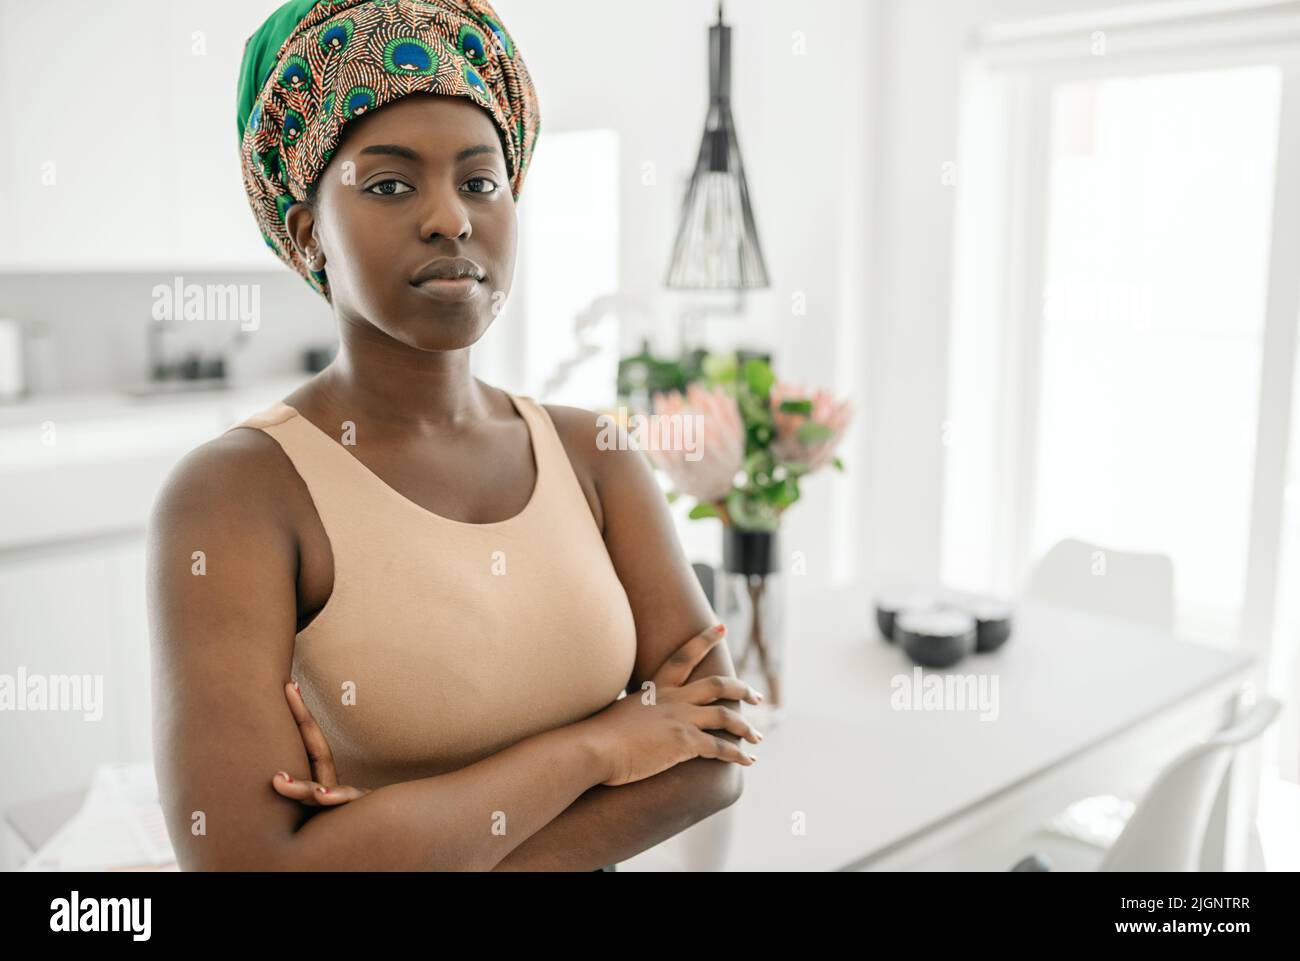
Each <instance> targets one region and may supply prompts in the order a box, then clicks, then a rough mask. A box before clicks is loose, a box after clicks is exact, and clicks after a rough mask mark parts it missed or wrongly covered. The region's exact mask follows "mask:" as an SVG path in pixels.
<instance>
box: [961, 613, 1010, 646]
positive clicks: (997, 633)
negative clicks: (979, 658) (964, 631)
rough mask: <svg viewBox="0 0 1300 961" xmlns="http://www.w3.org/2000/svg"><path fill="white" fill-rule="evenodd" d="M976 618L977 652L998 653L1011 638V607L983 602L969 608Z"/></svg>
mask: <svg viewBox="0 0 1300 961" xmlns="http://www.w3.org/2000/svg"><path fill="white" fill-rule="evenodd" d="M967 610H968V611H970V614H971V616H972V617H974V618H975V650H977V651H979V652H980V653H981V654H987V653H988V652H989V651H996V650H997V649H998V648H999V647H1001V646H1002V645H1003V644H1005V643H1006V642H1007V638H1009V637H1010V636H1011V607H1010V605H1008V604H1003V603H1001V602H998V601H981V602H979V603H977V604H972V605H970V606H969V607H968V608H967Z"/></svg>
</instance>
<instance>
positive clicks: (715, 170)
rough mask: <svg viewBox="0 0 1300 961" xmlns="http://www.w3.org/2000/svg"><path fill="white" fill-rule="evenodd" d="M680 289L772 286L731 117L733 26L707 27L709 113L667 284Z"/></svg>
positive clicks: (719, 20)
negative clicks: (769, 281) (760, 244)
mask: <svg viewBox="0 0 1300 961" xmlns="http://www.w3.org/2000/svg"><path fill="white" fill-rule="evenodd" d="M664 283H665V285H666V286H667V287H669V288H673V289H677V290H744V289H747V288H757V287H766V286H768V279H767V266H766V264H765V263H764V261H763V251H762V248H761V247H760V246H759V242H758V229H757V228H756V227H755V226H754V212H753V209H752V208H751V206H750V202H749V187H748V185H747V184H746V183H745V168H744V165H743V164H742V163H741V160H740V144H739V143H738V142H737V140H736V124H735V121H734V120H733V119H732V116H731V27H729V26H727V25H726V24H724V23H723V22H722V3H721V2H719V3H718V22H717V23H715V24H714V25H713V26H711V27H709V110H708V114H707V116H706V117H705V121H704V137H703V139H702V140H701V141H700V153H699V156H698V158H697V159H696V161H695V172H694V173H693V174H692V175H691V182H690V185H689V186H688V187H687V188H686V197H685V199H684V200H683V202H682V212H681V222H680V224H679V225H678V228H677V239H676V240H675V241H674V243H673V254H672V259H671V261H670V262H669V264H668V273H667V276H666V278H665V281H664Z"/></svg>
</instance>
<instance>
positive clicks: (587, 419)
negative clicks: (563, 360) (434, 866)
mask: <svg viewBox="0 0 1300 961" xmlns="http://www.w3.org/2000/svg"><path fill="white" fill-rule="evenodd" d="M547 409H548V410H549V411H550V412H551V418H552V420H553V421H554V422H555V425H556V428H557V430H558V431H559V432H560V434H561V436H562V437H563V438H564V439H565V442H566V447H567V448H568V449H569V450H570V451H571V452H578V453H579V456H581V454H580V452H581V451H583V450H586V451H587V452H588V454H589V455H590V460H589V461H588V464H587V467H588V469H589V470H590V472H591V477H592V479H593V480H594V482H595V486H596V492H597V494H598V495H599V502H600V506H601V510H602V513H603V515H604V517H603V522H604V525H603V535H604V538H605V546H606V548H607V549H608V551H609V556H610V559H611V560H612V561H613V563H614V569H615V571H616V572H617V573H618V578H619V580H620V581H621V582H622V584H623V588H624V590H625V591H626V592H627V598H628V602H629V603H630V604H631V607H632V616H633V619H634V620H635V622H636V640H637V654H636V667H635V670H634V671H633V675H632V678H631V679H630V681H629V683H628V687H627V690H628V694H629V696H631V695H633V694H636V693H639V691H640V687H641V681H642V679H644V678H647V677H650V676H652V675H653V674H654V673H655V671H656V670H658V669H659V667H660V665H662V664H663V663H664V661H666V660H667V659H668V656H669V655H670V654H671V653H672V652H673V651H674V650H676V649H677V648H678V647H679V646H680V645H681V644H682V643H683V642H685V641H686V639H687V638H689V637H691V636H693V635H695V634H698V633H699V632H700V631H702V630H704V629H705V628H707V627H709V626H711V625H712V624H713V623H714V621H715V619H716V618H715V615H714V612H713V610H712V609H711V608H710V606H709V603H708V600H707V599H706V598H705V596H704V591H703V590H702V589H701V588H700V584H699V581H698V580H697V579H696V577H695V572H694V571H693V570H692V569H691V566H690V563H689V562H688V561H687V559H686V557H685V555H684V554H683V553H682V548H681V544H680V543H679V542H678V540H677V533H676V531H675V530H674V528H673V521H672V515H671V514H670V513H669V510H668V505H667V503H666V501H665V498H664V496H663V492H662V491H661V490H660V489H659V485H658V483H657V482H656V481H655V478H654V474H653V472H652V471H651V470H650V467H649V464H648V463H647V462H646V459H645V456H644V455H643V454H641V453H640V452H639V451H635V450H599V449H598V447H597V445H596V443H595V441H594V439H593V438H594V436H595V434H596V432H597V429H598V427H599V425H598V424H596V423H595V422H594V419H593V415H592V414H591V412H589V411H583V410H580V409H578V408H572V407H556V406H551V405H548V408H547ZM714 674H722V675H727V676H731V675H733V674H734V671H733V669H732V664H731V656H730V655H729V654H728V652H727V646H726V644H725V643H722V644H719V645H717V646H716V647H715V648H714V649H713V650H712V651H710V652H709V654H708V656H707V657H706V658H705V659H704V660H703V661H702V662H700V664H699V666H698V667H697V668H696V669H695V671H694V673H692V675H691V678H690V679H691V680H692V681H694V680H698V679H699V678H702V677H709V676H711V675H714ZM718 703H719V704H722V705H725V706H726V707H729V708H731V709H732V710H734V711H738V710H740V706H739V702H738V701H719V702H718ZM711 733H714V734H717V735H718V736H720V737H725V738H727V739H728V740H730V741H733V742H739V740H740V738H739V737H738V736H736V735H734V734H731V733H729V732H727V731H714V732H711ZM741 790H742V772H741V769H740V767H739V766H738V765H736V764H731V763H728V762H726V761H717V760H713V759H711V758H694V759H693V760H690V761H686V762H684V763H682V764H678V765H676V766H675V767H672V768H669V769H668V770H667V771H664V772H663V773H661V774H657V775H655V776H654V777H651V778H646V779H645V780H642V781H636V782H634V783H632V784H624V785H620V786H619V787H606V786H604V785H598V786H596V787H594V788H591V789H590V790H588V791H587V792H586V793H584V794H583V795H582V796H581V797H579V798H578V800H577V801H575V802H574V803H573V804H571V805H570V806H569V807H568V808H567V809H565V811H564V812H563V813H562V814H561V815H560V816H559V817H557V818H555V819H554V820H553V821H551V822H550V823H549V824H547V825H546V827H544V828H542V829H541V830H540V831H538V832H537V833H535V834H533V835H532V836H531V837H529V838H528V840H526V841H524V842H523V843H522V844H520V845H519V846H518V847H517V848H515V849H514V850H513V851H512V852H511V853H510V855H509V856H507V857H506V858H505V859H504V860H503V861H502V862H501V863H500V864H499V865H498V867H497V870H499V871H500V870H504V871H510V870H525V871H531V870H582V869H587V870H594V869H596V868H599V867H601V866H603V865H606V864H613V863H615V862H618V861H623V860H626V859H627V858H630V857H632V856H633V855H634V854H638V853H640V852H641V851H645V850H647V849H649V848H651V847H654V846H655V845H656V844H659V843H660V842H661V841H664V840H667V839H668V838H670V837H672V836H673V835H675V834H677V833H679V832H680V831H683V830H685V829H686V828H688V827H690V826H691V825H692V824H695V823H696V822H697V821H701V820H703V819H704V818H706V817H708V816H709V815H711V814H713V813H715V812H717V811H719V810H721V809H722V808H725V807H727V806H728V805H730V804H732V803H733V802H734V801H735V800H736V799H737V798H738V797H739V796H740V792H741Z"/></svg>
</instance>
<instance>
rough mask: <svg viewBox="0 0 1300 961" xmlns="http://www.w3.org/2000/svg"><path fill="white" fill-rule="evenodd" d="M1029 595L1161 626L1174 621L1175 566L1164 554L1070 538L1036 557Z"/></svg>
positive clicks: (1164, 627) (1170, 626) (1169, 627)
mask: <svg viewBox="0 0 1300 961" xmlns="http://www.w3.org/2000/svg"><path fill="white" fill-rule="evenodd" d="M1025 594H1026V596H1028V597H1032V598H1037V599H1039V600H1043V601H1047V602H1049V603H1052V604H1059V605H1061V606H1062V607H1072V608H1075V609H1077V610H1085V611H1090V612H1092V613H1094V614H1103V615H1107V616H1110V617H1116V618H1119V619H1120V620H1125V621H1131V622H1135V623H1138V624H1143V625H1145V626H1147V627H1151V628H1154V629H1156V630H1160V631H1166V632H1168V631H1172V630H1173V626H1174V565H1173V561H1171V560H1170V559H1169V558H1168V557H1167V556H1166V555H1164V554H1144V553H1137V552H1132V551H1117V550H1111V549H1110V548H1107V547H1102V546H1101V545H1099V544H1090V543H1088V542H1086V541H1081V540H1076V539H1074V538H1067V539H1066V540H1063V541H1061V542H1060V543H1058V544H1056V545H1055V546H1054V547H1053V548H1052V549H1051V550H1050V551H1048V552H1047V554H1045V555H1044V556H1043V558H1042V560H1040V561H1039V562H1038V565H1037V567H1035V569H1034V572H1033V574H1032V575H1031V576H1030V578H1029V583H1028V586H1027V587H1026V588H1025Z"/></svg>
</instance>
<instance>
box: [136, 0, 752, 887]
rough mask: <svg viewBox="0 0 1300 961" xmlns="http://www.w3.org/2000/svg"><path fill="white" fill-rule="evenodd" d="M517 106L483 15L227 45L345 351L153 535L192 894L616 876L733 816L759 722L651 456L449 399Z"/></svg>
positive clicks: (259, 164) (529, 124) (390, 13)
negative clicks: (724, 811)
mask: <svg viewBox="0 0 1300 961" xmlns="http://www.w3.org/2000/svg"><path fill="white" fill-rule="evenodd" d="M536 106H537V104H536V95H535V93H534V92H533V89H532V84H531V81H530V79H529V76H528V72H527V69H526V68H525V66H524V63H523V60H522V59H521V57H520V55H519V52H518V50H517V49H516V48H515V46H514V43H513V40H512V38H511V37H510V36H509V34H508V33H507V32H506V31H505V28H504V27H503V26H502V25H501V23H500V21H499V20H498V19H497V18H496V16H495V13H494V11H493V10H492V9H491V7H489V6H488V5H487V3H486V2H483V0H459V2H456V0H440V2H414V0H410V2H408V0H387V2H385V0H370V2H357V0H339V2H333V3H329V2H321V3H311V2H301V0H299V2H292V3H287V4H285V5H284V6H283V7H281V8H280V9H279V10H277V11H276V13H275V14H273V15H272V16H271V17H270V18H269V19H268V21H267V23H266V24H264V25H263V27H262V28H261V29H260V30H259V31H258V32H257V33H256V34H255V35H254V36H253V37H252V38H251V39H250V41H249V43H248V46H247V48H246V50H245V57H244V66H243V69H242V71H241V93H240V134H241V157H242V162H243V171H244V182H245V185H246V187H247V189H248V194H249V199H250V203H251V204H252V206H253V209H254V213H255V215H256V217H257V219H258V222H259V225H260V227H261V229H262V233H263V237H264V238H265V239H266V241H267V243H268V244H269V245H270V246H271V247H272V248H273V249H274V250H275V251H276V253H277V254H278V255H279V256H280V257H281V258H282V259H283V260H285V262H286V263H288V264H289V265H290V266H292V267H293V268H294V269H295V270H297V271H298V272H299V273H300V274H301V275H302V276H303V277H304V278H305V279H306V280H307V281H308V282H309V283H310V284H311V285H312V286H313V288H314V289H316V290H317V291H318V292H319V293H321V295H322V296H324V297H325V298H326V299H327V300H328V302H329V303H330V304H331V306H332V308H333V311H334V314H335V317H336V319H337V321H338V324H339V331H340V348H339V352H338V355H337V358H336V359H335V361H334V362H333V363H332V364H331V365H330V366H329V367H328V368H326V369H325V370H324V371H322V372H321V373H320V374H319V375H317V376H316V377H314V378H313V379H312V380H311V381H309V382H308V383H306V384H304V385H303V386H302V387H300V388H299V389H297V390H295V391H294V392H293V393H291V394H290V395H288V396H287V397H286V398H284V400H283V401H281V402H278V403H276V404H275V405H273V406H272V407H270V408H268V409H267V410H265V411H261V412H259V413H258V414H256V415H254V416H252V417H250V418H248V419H247V420H245V421H243V422H242V423H241V424H240V425H237V426H236V427H233V428H231V429H230V430H228V431H226V432H225V433H223V434H222V435H221V436H219V437H217V438H215V439H213V440H211V441H209V442H208V443H206V444H204V445H202V446H200V447H199V448H197V449H195V450H194V451H192V452H190V453H189V454H188V455H187V456H186V457H185V458H184V459H183V460H182V462H181V463H180V464H179V465H178V466H177V467H176V468H175V470H174V471H173V472H172V474H171V475H170V476H169V478H168V480H167V482H166V484H165V486H164V488H163V490H162V492H161V493H160V495H159V497H158V500H157V502H156V504H155V506H154V512H153V516H152V519H151V523H150V532H149V545H148V550H149V571H150V578H149V592H150V620H151V630H152V635H153V655H154V684H155V759H156V765H157V768H158V779H159V786H160V790H161V794H162V799H163V805H164V809H165V812H166V816H167V822H168V829H169V832H170V834H171V837H172V841H173V844H174V846H175V849H176V852H177V857H178V860H179V863H180V866H181V867H182V868H186V869H228V868H234V869H296V870H314V869H326V870H329V869H350V870H376V869H395V870H447V869H452V870H455V869H467V870H537V869H559V870H601V869H610V868H606V867H605V866H608V865H612V864H613V863H615V862H617V861H620V860H623V859H625V858H627V857H630V856H631V855H633V854H635V853H637V852H639V851H642V850H645V849H647V848H649V847H651V846H653V845H655V844H657V843H659V842H660V841H663V840H664V839H666V838H668V837H671V836H672V835H674V834H676V833H677V832H679V831H681V830H683V829H684V828H686V827H688V826H689V825H691V824H693V823H695V822H696V821H698V820H700V819H702V818H704V817H707V816H708V815H710V814H712V813H714V812H715V811H717V810H719V809H721V808H723V807H725V806H727V805H728V804H730V803H732V801H734V800H735V798H736V797H737V796H738V795H739V793H740V790H741V786H740V785H741V782H740V771H739V766H740V765H744V764H749V763H752V761H753V758H752V756H750V755H748V754H746V753H745V752H744V751H743V750H742V749H741V748H740V747H739V745H738V742H739V739H740V738H742V737H743V738H745V739H746V740H749V741H750V742H751V743H757V741H758V740H759V739H760V737H761V735H759V734H758V732H756V731H755V730H754V729H753V728H752V727H751V726H750V725H749V724H748V723H747V722H746V721H745V720H744V719H743V718H742V717H741V715H740V714H739V711H738V707H739V701H740V700H748V701H750V702H751V703H757V701H758V697H757V695H756V694H755V693H754V692H753V691H751V690H750V689H749V688H748V687H747V686H746V685H744V684H743V683H741V682H740V681H738V680H737V679H736V678H735V677H734V676H733V671H732V666H731V661H730V659H729V657H728V655H727V651H726V645H725V644H723V643H721V639H722V636H723V633H724V632H723V631H722V630H721V629H720V626H719V629H718V630H713V631H710V630H706V628H708V627H709V625H711V624H712V623H713V621H714V617H713V614H712V611H711V610H710V609H709V605H708V603H707V601H706V599H705V597H704V595H703V592H702V591H701V590H700V587H699V585H698V583H697V582H696V581H695V579H694V574H693V572H692V570H691V568H690V566H689V565H688V564H687V562H686V560H685V558H684V556H683V554H682V551H681V549H680V546H679V544H678V543H677V541H676V538H675V535H674V532H673V528H672V523H671V519H670V516H669V514H668V511H667V509H666V506H665V504H664V499H663V497H662V496H661V494H660V491H659V488H658V485H657V484H656V483H655V482H654V479H653V477H652V475H651V474H650V471H649V469H648V467H647V466H646V464H645V462H644V460H643V458H642V457H641V455H640V454H639V453H638V452H636V451H635V450H626V449H622V450H602V449H600V448H599V446H598V445H597V443H596V438H597V436H598V434H599V432H600V431H599V428H600V425H599V424H598V422H597V419H596V415H594V414H593V413H592V412H590V411H585V410H580V409H578V408H572V407H557V406H553V405H541V404H538V403H537V402H536V401H534V400H533V399H532V398H529V397H523V396H516V395H514V394H511V393H509V392H507V391H503V390H501V389H499V388H495V387H491V386H489V385H488V384H486V383H484V382H483V381H481V380H479V379H478V378H476V377H474V376H472V375H471V374H470V364H469V351H470V347H471V346H472V345H473V344H474V343H475V342H476V341H477V340H478V339H479V338H480V337H481V336H482V335H483V333H484V331H485V330H486V329H487V328H488V326H489V325H490V324H491V323H492V320H493V318H494V316H495V315H496V313H497V308H498V305H499V303H500V302H501V300H502V299H503V298H504V296H505V295H506V294H507V293H508V291H509V289H510V284H511V279H512V275H513V270H514V259H515V247H516V240H517V234H516V214H515V200H516V199H517V198H518V196H519V191H520V188H521V185H522V183H523V178H524V173H525V171H526V169H527V163H528V160H529V158H530V156H531V154H532V149H533V143H534V142H535V139H536V135H537V130H538V119H537V110H536ZM578 199H580V198H578ZM606 446H607V445H606ZM622 692H626V693H628V694H630V695H633V696H629V697H621V698H620V694H621V693H622Z"/></svg>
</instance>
